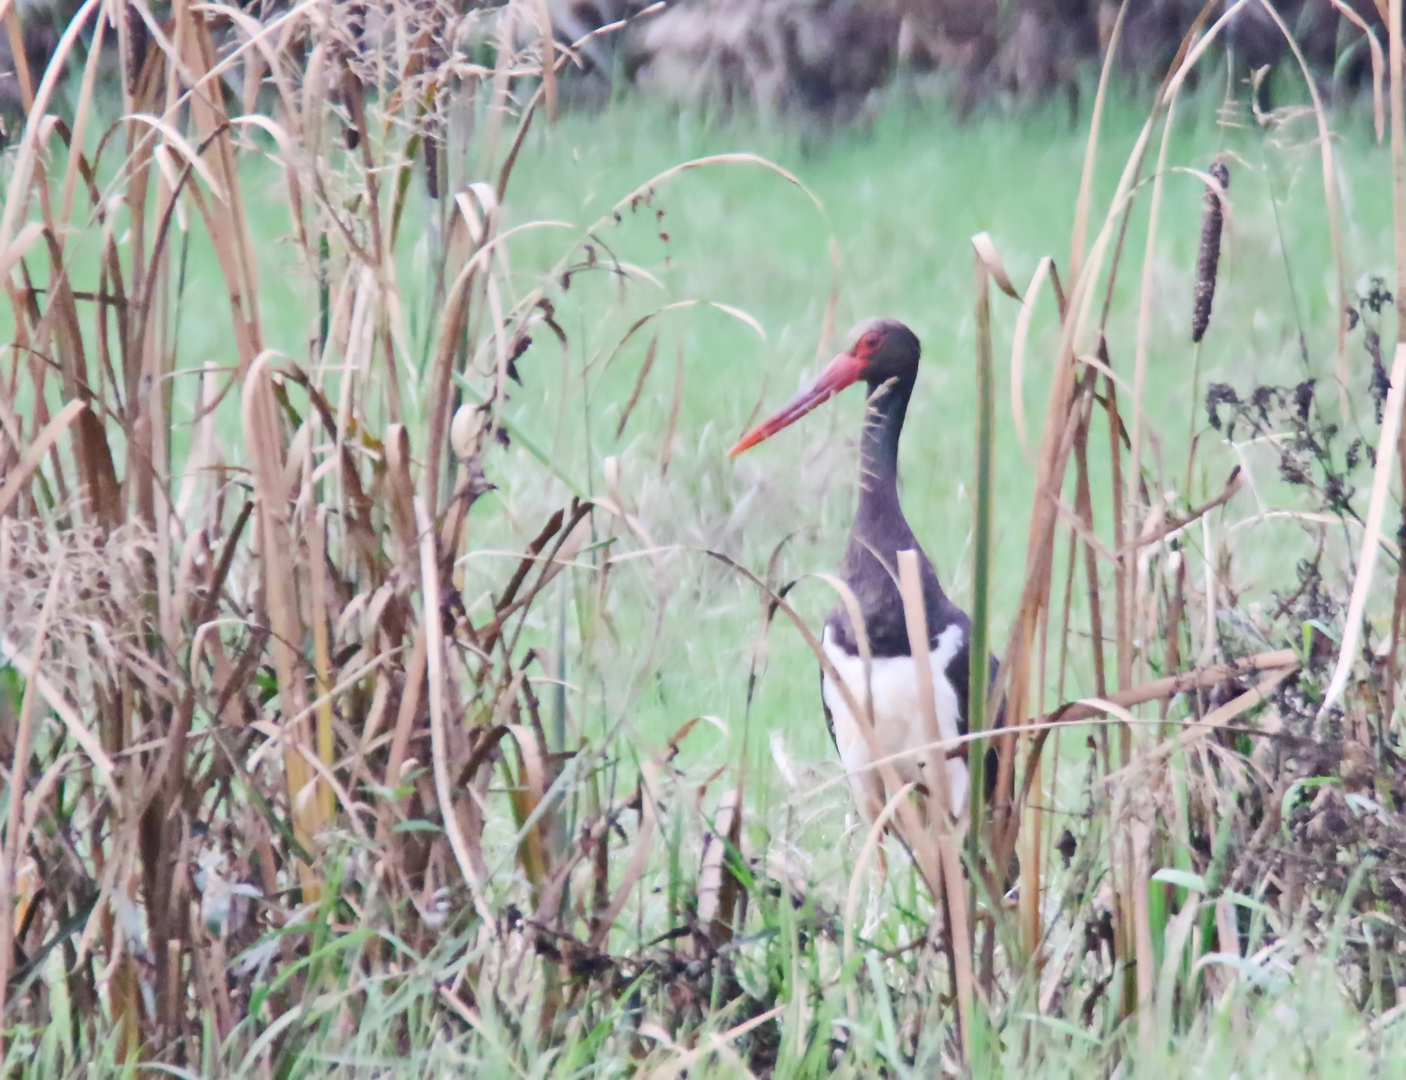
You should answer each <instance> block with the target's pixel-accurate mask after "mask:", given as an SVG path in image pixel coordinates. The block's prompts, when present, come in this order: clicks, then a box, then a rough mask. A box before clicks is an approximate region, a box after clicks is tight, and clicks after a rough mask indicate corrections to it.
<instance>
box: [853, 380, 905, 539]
mask: <svg viewBox="0 0 1406 1080" xmlns="http://www.w3.org/2000/svg"><path fill="white" fill-rule="evenodd" d="M868 391H869V393H868V399H869V400H868V406H867V408H866V410H865V415H864V434H863V436H862V438H861V440H860V453H859V460H860V472H859V507H858V510H857V511H856V513H855V516H854V527H853V529H851V530H850V548H851V549H853V548H854V547H855V545H856V543H858V544H859V545H860V546H861V547H865V548H868V549H869V550H871V551H872V552H873V553H875V554H877V555H878V556H879V557H880V558H881V559H883V561H884V562H887V563H889V564H890V566H892V565H894V562H895V559H894V557H895V555H896V554H897V552H899V551H902V550H903V549H904V548H910V547H917V542H916V541H915V540H914V538H913V530H912V529H910V528H909V527H908V521H907V519H906V518H905V517H904V516H903V510H902V508H901V507H900V506H899V504H898V438H899V436H900V435H901V434H902V432H903V418H904V416H905V415H906V414H907V412H908V399H909V398H910V397H911V396H912V394H913V379H912V377H911V376H910V377H909V378H907V379H890V380H888V381H887V382H885V383H880V384H873V383H871V384H870V385H869V388H868ZM850 561H851V560H850V558H849V556H848V555H847V556H846V559H845V563H846V566H847V567H848V566H849V564H850Z"/></svg>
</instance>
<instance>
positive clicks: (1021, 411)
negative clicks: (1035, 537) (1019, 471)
mask: <svg viewBox="0 0 1406 1080" xmlns="http://www.w3.org/2000/svg"><path fill="white" fill-rule="evenodd" d="M1053 267H1054V260H1053V259H1051V258H1050V257H1049V256H1048V255H1047V256H1045V257H1044V258H1043V259H1041V260H1040V262H1039V265H1037V266H1036V267H1035V273H1034V274H1032V275H1031V276H1030V284H1029V285H1027V286H1026V288H1025V299H1024V300H1023V301H1022V302H1021V305H1020V314H1019V315H1017V316H1016V320H1015V331H1014V332H1013V333H1012V335H1011V420H1012V422H1013V423H1014V424H1015V434H1016V438H1017V439H1018V440H1019V441H1020V452H1021V453H1022V454H1023V455H1024V456H1025V461H1026V464H1028V465H1030V466H1032V467H1033V466H1034V464H1035V457H1034V455H1033V454H1032V453H1031V451H1030V438H1029V435H1028V434H1027V433H1026V425H1025V348H1026V342H1027V341H1028V340H1029V338H1030V323H1031V320H1032V319H1033V318H1034V316H1035V304H1036V302H1037V301H1038V300H1039V299H1040V291H1041V289H1043V288H1044V285H1045V281H1046V279H1047V278H1048V277H1049V276H1050V271H1051V270H1052V269H1053Z"/></svg>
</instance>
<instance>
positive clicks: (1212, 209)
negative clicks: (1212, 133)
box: [1191, 161, 1230, 345]
mask: <svg viewBox="0 0 1406 1080" xmlns="http://www.w3.org/2000/svg"><path fill="white" fill-rule="evenodd" d="M1210 173H1211V176H1213V177H1214V178H1215V180H1216V182H1217V183H1218V184H1220V190H1219V191H1217V190H1216V189H1215V188H1214V187H1212V186H1211V185H1210V184H1207V185H1206V209H1205V212H1204V213H1203V214H1202V215H1201V247H1200V250H1199V251H1198V252H1197V255H1196V302H1195V306H1194V307H1193V308H1192V312H1191V340H1192V341H1194V342H1196V343H1197V344H1198V345H1199V344H1200V342H1201V339H1202V338H1203V337H1205V336H1206V327H1208V326H1210V324H1211V303H1212V301H1214V300H1215V296H1216V267H1217V265H1218V264H1219V263H1220V234H1221V227H1222V226H1223V225H1224V223H1225V213H1224V210H1223V209H1222V207H1221V199H1222V198H1223V197H1224V193H1225V192H1226V191H1227V190H1228V189H1229V188H1230V170H1229V169H1228V168H1227V167H1226V164H1225V162H1223V161H1217V162H1215V163H1214V164H1212V165H1211V168H1210Z"/></svg>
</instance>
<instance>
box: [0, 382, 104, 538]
mask: <svg viewBox="0 0 1406 1080" xmlns="http://www.w3.org/2000/svg"><path fill="white" fill-rule="evenodd" d="M84 408H86V406H85V405H84V403H83V402H82V401H77V400H75V401H70V402H69V403H68V404H67V405H65V406H64V407H63V408H62V409H60V410H59V412H58V415H57V416H55V417H53V418H52V419H51V420H50V421H49V422H48V423H47V424H45V425H44V430H43V431H41V432H40V433H39V435H38V436H37V437H36V438H35V440H34V441H33V442H32V443H30V444H29V446H28V447H26V448H25V451H24V457H22V458H21V459H20V462H19V464H18V465H17V466H16V467H15V468H14V469H12V470H11V471H10V474H9V475H8V476H6V477H5V483H4V485H3V486H0V517H4V516H5V513H6V512H7V511H8V510H9V509H10V506H11V504H12V503H13V502H14V501H15V499H16V498H18V497H19V493H20V490H21V489H22V488H23V487H24V485H25V482H26V481H27V480H28V479H29V478H30V476H32V475H33V473H34V470H35V469H37V468H39V463H40V462H41V461H43V460H44V455H45V454H47V453H48V452H49V449H50V447H52V446H53V445H54V443H56V442H58V440H59V436H61V435H62V434H63V433H64V432H65V431H67V430H68V427H69V425H70V424H72V423H73V421H74V419H75V418H76V417H77V416H78V414H79V413H81V412H82V411H83V410H84Z"/></svg>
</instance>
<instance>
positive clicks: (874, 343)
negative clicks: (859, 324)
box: [864, 330, 882, 350]
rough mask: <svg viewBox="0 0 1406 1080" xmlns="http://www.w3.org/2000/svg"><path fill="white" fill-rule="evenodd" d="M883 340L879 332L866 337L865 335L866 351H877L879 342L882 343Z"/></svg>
mask: <svg viewBox="0 0 1406 1080" xmlns="http://www.w3.org/2000/svg"><path fill="white" fill-rule="evenodd" d="M881 340H882V339H881V338H880V336H879V333H878V331H877V330H876V331H874V332H873V333H870V334H865V335H864V347H865V348H866V349H869V350H873V349H877V348H878V347H879V342H880V341H881Z"/></svg>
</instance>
